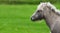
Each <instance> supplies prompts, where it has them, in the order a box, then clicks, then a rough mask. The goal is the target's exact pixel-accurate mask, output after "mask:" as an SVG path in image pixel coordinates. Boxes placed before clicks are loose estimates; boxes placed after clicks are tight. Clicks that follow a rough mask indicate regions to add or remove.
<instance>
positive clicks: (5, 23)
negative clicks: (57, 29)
mask: <svg viewBox="0 0 60 33" xmlns="http://www.w3.org/2000/svg"><path fill="white" fill-rule="evenodd" d="M36 7H37V5H0V33H50V31H49V28H48V27H47V25H46V24H45V21H44V20H42V21H36V22H32V21H31V20H30V16H31V15H32V14H33V12H34V11H35V10H36ZM56 7H57V8H60V7H59V5H56ZM40 22H41V23H40Z"/></svg>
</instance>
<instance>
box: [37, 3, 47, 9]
mask: <svg viewBox="0 0 60 33" xmlns="http://www.w3.org/2000/svg"><path fill="white" fill-rule="evenodd" d="M45 6H46V3H40V4H39V5H38V7H37V9H43V7H45Z"/></svg>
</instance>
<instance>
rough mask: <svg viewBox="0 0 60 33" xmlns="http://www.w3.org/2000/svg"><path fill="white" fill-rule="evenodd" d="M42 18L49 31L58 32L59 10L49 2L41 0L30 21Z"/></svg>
mask: <svg viewBox="0 0 60 33" xmlns="http://www.w3.org/2000/svg"><path fill="white" fill-rule="evenodd" d="M42 19H44V20H45V22H46V24H47V26H48V27H49V29H50V31H51V33H60V11H59V10H58V9H57V8H56V7H55V6H54V5H52V4H51V3H50V2H42V3H40V4H39V5H38V7H37V9H36V11H35V12H34V13H33V15H32V16H31V20H32V21H38V20H42Z"/></svg>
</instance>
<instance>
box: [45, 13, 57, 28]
mask: <svg viewBox="0 0 60 33" xmlns="http://www.w3.org/2000/svg"><path fill="white" fill-rule="evenodd" d="M56 18H57V14H55V13H54V12H50V13H49V14H47V15H46V16H45V20H46V24H47V25H48V27H49V28H50V29H51V27H52V25H53V24H54V22H55V19H56Z"/></svg>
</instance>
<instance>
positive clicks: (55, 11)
mask: <svg viewBox="0 0 60 33" xmlns="http://www.w3.org/2000/svg"><path fill="white" fill-rule="evenodd" d="M46 4H47V6H48V7H49V8H50V9H51V10H52V11H53V12H54V13H56V14H57V15H60V10H58V9H57V8H56V7H55V6H54V5H52V4H51V3H50V2H48V3H46Z"/></svg>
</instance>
